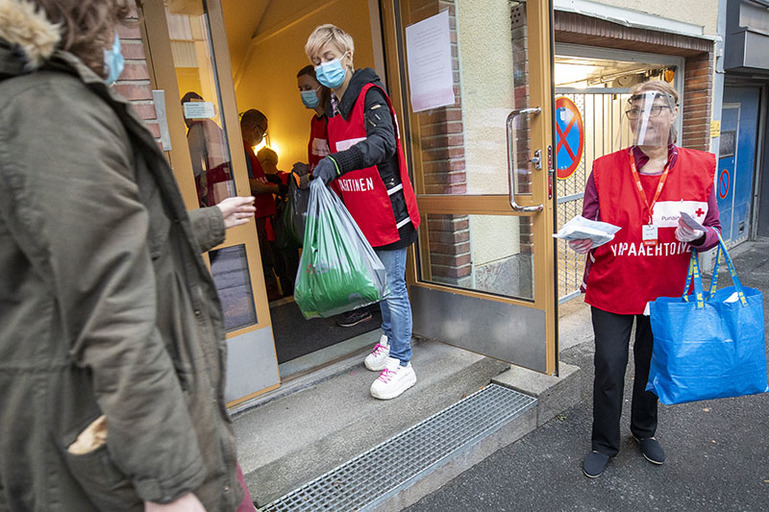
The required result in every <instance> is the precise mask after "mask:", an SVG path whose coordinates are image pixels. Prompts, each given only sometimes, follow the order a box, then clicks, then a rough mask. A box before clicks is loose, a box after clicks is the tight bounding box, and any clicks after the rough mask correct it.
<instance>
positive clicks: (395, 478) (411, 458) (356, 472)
mask: <svg viewBox="0 0 769 512" xmlns="http://www.w3.org/2000/svg"><path fill="white" fill-rule="evenodd" d="M536 403H537V400H536V399H535V398H533V397H531V396H528V395H525V394H523V393H519V392H517V391H514V390H512V389H509V388H506V387H504V386H499V385H497V384H489V385H488V386H486V387H484V388H482V389H480V390H478V391H476V392H475V393H473V394H472V395H470V396H468V397H466V398H463V399H462V400H460V401H459V402H457V403H455V404H454V405H452V406H450V407H448V408H446V409H444V410H442V411H440V412H438V413H436V414H434V415H433V416H430V417H429V418H427V419H425V420H423V421H421V422H420V423H417V424H416V425H414V426H413V427H411V428H409V429H408V430H405V431H404V432H402V433H400V434H398V435H396V436H395V437H392V438H390V439H388V440H387V441H385V442H383V443H381V444H379V445H377V446H375V447H374V448H372V449H370V450H368V451H367V452H364V453H362V454H361V455H358V456H357V457H355V458H354V459H352V460H349V461H347V462H345V463H344V464H342V465H341V466H338V467H337V468H335V469H332V470H331V471H329V472H328V473H326V474H324V475H321V476H320V477H318V478H316V479H315V480H313V481H312V482H309V483H308V484H306V485H304V486H302V487H300V488H298V489H295V490H293V491H291V492H290V493H288V494H286V495H284V496H282V497H280V498H278V499H277V500H275V501H273V502H272V503H270V504H268V505H266V506H264V507H263V508H261V509H260V510H261V511H262V512H284V511H286V512H288V511H291V512H301V511H318V510H327V511H333V512H344V511H363V510H371V509H373V508H375V507H376V506H377V505H379V504H381V503H382V502H384V501H385V500H387V499H388V498H389V497H391V496H393V495H395V494H397V493H398V492H399V491H400V490H402V489H405V488H407V487H408V486H409V485H411V484H412V483H413V482H415V481H416V480H418V479H419V478H420V477H422V476H424V475H426V474H428V473H430V472H431V471H432V470H434V469H435V468H437V467H439V466H441V465H443V464H445V463H447V462H448V461H449V460H451V459H452V458H453V457H454V456H456V455H458V454H460V453H462V452H463V451H464V450H466V449H467V448H469V447H471V446H473V445H474V444H476V443H478V442H479V441H480V440H482V439H483V438H484V437H486V436H489V435H491V434H493V433H494V432H496V431H497V430H499V429H500V428H502V427H503V426H504V425H506V424H507V423H509V422H510V421H512V420H514V419H515V418H516V417H518V416H520V415H522V414H523V413H524V412H525V411H526V410H528V409H529V408H531V407H533V406H534V405H535V404H536Z"/></svg>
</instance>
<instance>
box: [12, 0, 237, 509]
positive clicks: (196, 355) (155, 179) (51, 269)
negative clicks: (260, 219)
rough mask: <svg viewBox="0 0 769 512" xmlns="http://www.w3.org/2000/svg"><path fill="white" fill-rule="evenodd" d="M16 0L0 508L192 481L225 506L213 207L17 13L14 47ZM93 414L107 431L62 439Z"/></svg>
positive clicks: (104, 501)
mask: <svg viewBox="0 0 769 512" xmlns="http://www.w3.org/2000/svg"><path fill="white" fill-rule="evenodd" d="M18 5H19V4H18V2H16V1H11V2H2V6H0V510H14V511H17V510H18V511H47V512H54V511H73V512H74V511H77V512H81V511H85V510H105V511H122V510H137V511H139V510H142V501H144V500H146V501H157V502H168V501H172V500H174V499H176V498H178V497H180V496H181V495H183V494H185V493H187V492H190V491H192V492H194V493H195V494H196V495H197V496H198V497H199V498H200V499H201V501H202V502H203V503H204V505H205V506H206V508H207V510H209V511H225V510H235V508H236V507H237V505H238V504H239V503H240V501H241V499H242V492H241V490H240V487H239V485H238V482H237V476H236V455H235V441H234V435H233V432H232V428H231V420H230V418H229V415H228V412H227V409H226V407H225V404H224V382H225V375H224V364H225V350H226V347H225V335H224V328H223V319H222V312H221V307H220V304H219V300H218V298H217V293H216V289H215V287H214V283H213V281H212V279H211V276H210V274H209V272H208V269H207V267H206V265H205V263H204V261H203V259H202V258H201V255H200V253H201V251H206V250H208V249H210V248H212V247H214V246H215V245H217V244H219V243H221V242H222V241H223V240H224V222H223V219H222V215H221V213H220V211H219V209H218V208H216V207H213V208H206V209H201V210H195V211H192V212H189V213H188V212H187V211H185V208H184V204H183V202H182V198H181V196H180V194H179V191H178V188H177V186H176V182H175V181H174V177H173V175H172V173H171V169H170V168H169V166H168V164H167V162H166V160H165V158H164V155H163V153H162V152H161V151H160V150H159V149H158V146H157V144H156V142H155V140H154V139H153V137H152V135H151V134H150V132H149V131H148V130H147V129H146V128H145V126H144V123H143V122H142V121H141V120H140V119H139V118H138V117H136V116H135V114H134V113H133V112H132V110H131V108H130V107H129V106H128V105H127V103H126V101H125V100H124V99H122V98H120V97H118V96H117V95H116V94H114V93H113V92H112V91H111V89H110V88H108V87H107V86H106V85H105V83H104V82H103V81H102V80H101V79H100V78H99V77H98V76H96V75H95V74H94V73H93V72H92V71H91V70H90V69H88V68H87V67H85V66H84V65H83V64H82V63H81V62H80V61H79V60H78V59H77V58H75V57H74V56H73V55H71V54H67V53H63V52H58V51H56V52H54V51H53V45H52V44H50V41H48V42H47V41H46V37H48V39H50V38H51V37H54V38H57V37H58V34H56V33H55V28H54V27H52V26H50V25H49V24H47V22H45V20H44V19H42V18H40V17H39V16H36V15H31V14H29V13H25V16H26V18H25V23H29V28H30V30H29V31H28V33H34V34H35V37H36V38H38V39H39V40H32V41H31V42H30V41H29V40H26V41H24V46H21V45H19V44H16V43H18V42H19V41H17V40H15V37H16V34H19V33H23V32H24V30H23V29H24V27H23V26H21V27H19V26H18V25H16V26H14V27H13V29H14V30H11V29H10V27H9V24H8V23H7V20H8V17H7V15H8V11H6V12H3V10H5V9H11V10H13V9H18ZM11 14H14V15H18V14H19V12H13V13H11ZM4 16H5V17H4ZM41 34H42V35H41ZM100 418H101V419H102V420H104V421H103V422H99V421H98V420H99V419H100ZM94 422H96V424H102V425H103V424H106V441H105V440H104V439H103V438H99V437H97V438H96V440H95V441H94V440H93V439H92V440H91V441H90V444H89V442H88V440H85V445H86V446H88V448H87V449H86V450H85V451H84V452H83V451H82V450H76V449H74V448H75V447H78V446H82V445H81V444H80V443H75V441H76V440H77V439H78V437H79V436H80V435H81V433H83V431H85V430H86V429H87V427H88V426H89V425H92V424H94ZM102 434H103V432H102ZM81 441H83V439H81ZM73 443H74V445H73ZM73 451H74V453H72V452H73Z"/></svg>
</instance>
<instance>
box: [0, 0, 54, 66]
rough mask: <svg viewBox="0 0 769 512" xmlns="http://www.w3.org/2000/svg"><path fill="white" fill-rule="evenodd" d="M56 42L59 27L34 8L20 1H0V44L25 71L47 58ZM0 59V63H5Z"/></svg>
mask: <svg viewBox="0 0 769 512" xmlns="http://www.w3.org/2000/svg"><path fill="white" fill-rule="evenodd" d="M60 38H61V33H60V31H59V27H58V26H56V25H54V24H52V23H51V22H49V21H48V19H47V18H46V16H45V14H44V13H43V12H41V11H37V10H36V9H35V6H34V5H32V4H30V3H28V2H26V1H24V0H0V40H3V41H5V42H6V43H7V46H10V47H11V48H12V49H13V53H14V54H15V55H16V57H17V58H21V59H22V60H23V61H24V62H23V67H24V68H25V70H26V71H30V70H33V69H36V68H38V67H40V66H41V65H42V64H43V62H44V61H45V60H46V59H48V58H50V57H51V55H53V52H54V50H55V49H56V45H57V44H58V43H59V39H60ZM2 57H3V58H2V60H3V61H5V60H6V59H7V56H5V55H3V56H2Z"/></svg>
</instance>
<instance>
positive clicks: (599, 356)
mask: <svg viewBox="0 0 769 512" xmlns="http://www.w3.org/2000/svg"><path fill="white" fill-rule="evenodd" d="M625 115H626V118H627V121H628V122H629V124H630V130H631V132H632V134H633V138H634V144H633V146H632V147H630V148H627V149H623V150H620V151H617V152H615V153H611V154H609V155H606V156H603V157H601V158H598V159H597V160H596V161H595V162H593V171H592V174H591V175H590V177H589V178H588V182H587V186H586V188H585V196H584V202H583V209H582V216H583V217H585V218H587V219H591V220H600V221H603V222H608V223H610V224H614V225H616V226H619V227H621V228H622V229H620V231H619V232H618V233H617V234H616V235H615V237H614V239H613V240H612V241H611V242H609V243H607V244H605V245H602V246H600V247H597V248H593V247H592V242H591V241H590V240H574V241H570V242H569V245H570V246H571V248H572V249H574V250H575V251H577V252H578V253H581V254H585V253H588V252H589V255H588V259H587V265H586V269H585V280H584V290H583V291H585V302H587V303H588V304H590V306H591V315H592V321H593V331H594V334H595V381H594V385H593V430H592V450H591V451H590V453H588V454H587V455H586V456H585V458H584V460H583V462H582V470H583V472H584V474H585V476H587V477H589V478H596V477H598V476H599V475H601V474H602V473H603V471H604V469H605V468H606V465H607V463H608V462H609V460H610V459H611V458H612V457H614V456H615V455H616V454H617V453H618V452H619V448H620V416H621V414H622V400H623V398H622V391H623V387H624V382H625V368H626V366H627V363H628V350H629V349H628V345H629V340H630V332H631V330H632V328H633V324H634V323H635V342H634V345H633V354H634V356H635V381H634V383H633V401H632V406H631V414H630V431H631V433H632V434H633V437H634V438H635V439H636V440H637V441H638V443H639V447H640V452H641V454H642V455H643V456H644V457H645V458H646V459H647V460H648V461H649V462H651V463H653V464H658V465H659V464H662V463H664V462H665V451H664V450H663V448H662V446H661V445H660V443H659V441H657V439H656V437H655V435H656V431H657V397H656V396H655V395H654V394H653V393H651V392H650V391H646V383H647V381H648V379H649V366H650V364H651V356H652V344H653V336H652V331H651V324H650V321H649V317H648V316H645V315H644V311H645V309H646V306H647V303H648V302H650V301H653V300H655V299H656V298H657V297H661V296H676V295H680V294H681V292H682V291H683V289H684V284H685V281H686V275H687V271H688V268H689V257H690V252H691V251H692V250H696V251H706V250H708V249H710V248H712V247H714V246H715V245H716V244H717V243H718V234H717V232H719V231H720V230H721V224H720V222H719V220H718V207H717V205H716V198H715V191H714V187H713V178H714V174H715V156H714V155H713V154H711V153H705V152H703V151H695V150H691V149H685V148H681V147H678V146H676V145H675V141H676V130H675V126H674V123H675V120H676V118H677V117H678V93H677V92H676V90H675V89H674V88H673V87H672V86H671V85H670V84H668V83H667V82H663V81H659V80H652V81H648V82H644V83H642V84H639V85H638V86H636V87H635V88H634V89H633V91H632V92H631V96H630V99H629V100H628V105H627V110H626V111H625ZM681 211H684V212H686V213H689V214H690V215H691V216H692V217H694V218H695V219H698V220H699V221H700V224H701V225H702V226H703V228H704V229H703V230H699V229H692V228H691V227H689V226H688V225H687V224H686V223H685V222H684V221H683V220H682V219H681V214H680V212H681Z"/></svg>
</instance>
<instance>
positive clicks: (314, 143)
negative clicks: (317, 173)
mask: <svg viewBox="0 0 769 512" xmlns="http://www.w3.org/2000/svg"><path fill="white" fill-rule="evenodd" d="M328 153H329V151H328V134H327V133H326V116H323V117H318V116H312V121H310V143H309V144H307V162H308V163H309V165H310V172H312V170H313V169H315V166H316V165H318V162H320V161H321V160H323V157H325V156H326V155H328Z"/></svg>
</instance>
